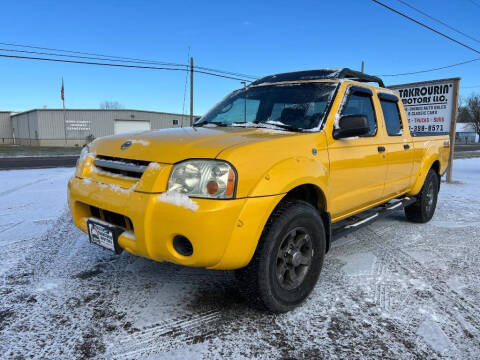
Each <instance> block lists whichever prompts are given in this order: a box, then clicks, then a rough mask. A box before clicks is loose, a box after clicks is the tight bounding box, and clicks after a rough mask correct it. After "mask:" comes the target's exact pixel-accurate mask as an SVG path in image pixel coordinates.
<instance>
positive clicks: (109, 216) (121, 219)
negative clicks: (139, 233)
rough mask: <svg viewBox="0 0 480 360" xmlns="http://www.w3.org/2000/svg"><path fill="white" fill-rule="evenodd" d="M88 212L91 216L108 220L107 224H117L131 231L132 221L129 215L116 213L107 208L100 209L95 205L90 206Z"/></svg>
mask: <svg viewBox="0 0 480 360" xmlns="http://www.w3.org/2000/svg"><path fill="white" fill-rule="evenodd" d="M90 213H91V214H92V216H93V217H95V218H97V219H99V220H103V221H106V222H108V223H109V224H112V225H116V226H119V227H121V228H124V229H125V230H132V231H133V223H132V220H130V218H129V217H127V216H125V215H122V214H117V213H114V212H111V211H108V210H104V209H100V208H97V207H95V206H90Z"/></svg>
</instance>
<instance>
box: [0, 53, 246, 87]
mask: <svg viewBox="0 0 480 360" xmlns="http://www.w3.org/2000/svg"><path fill="white" fill-rule="evenodd" d="M0 57H4V58H11V59H25V60H36V61H52V62H61V63H69V64H83V65H97V66H110V67H120V68H133V69H150V70H171V71H190V70H189V69H187V68H173V67H157V66H142V65H128V64H114V63H100V62H93V61H79V60H67V59H51V58H41V57H33V56H19V55H7V54H0ZM193 71H194V72H196V73H199V74H205V75H211V76H216V77H220V78H225V79H232V80H238V81H245V79H242V78H238V77H233V76H228V75H222V74H215V73H212V72H208V71H203V70H197V69H196V68H195V69H194V70H193Z"/></svg>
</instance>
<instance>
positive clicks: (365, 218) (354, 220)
mask: <svg viewBox="0 0 480 360" xmlns="http://www.w3.org/2000/svg"><path fill="white" fill-rule="evenodd" d="M416 200H417V199H416V198H414V197H408V196H407V197H404V198H402V199H399V200H397V201H394V202H389V203H386V204H384V205H382V206H379V207H376V208H373V209H370V210H367V211H366V212H364V213H361V214H359V215H354V216H352V217H349V218H347V219H344V220H341V221H339V222H337V223H335V224H332V230H331V232H332V234H331V236H332V241H335V240H338V239H339V238H341V237H343V236H345V235H347V234H350V233H351V232H354V231H355V230H358V229H360V228H362V227H363V226H367V225H369V224H371V223H372V222H374V221H376V220H378V219H381V218H382V217H384V216H386V215H388V214H390V213H391V212H393V211H396V210H400V209H403V208H404V207H406V206H408V205H411V204H413V203H414V202H415V201H416Z"/></svg>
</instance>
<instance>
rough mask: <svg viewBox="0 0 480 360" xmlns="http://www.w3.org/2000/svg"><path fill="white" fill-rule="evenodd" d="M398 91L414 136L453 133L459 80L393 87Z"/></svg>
mask: <svg viewBox="0 0 480 360" xmlns="http://www.w3.org/2000/svg"><path fill="white" fill-rule="evenodd" d="M389 88H390V89H392V90H395V91H398V93H399V94H400V98H401V99H402V102H403V105H404V107H405V111H406V113H407V118H408V124H409V126H410V132H411V133H412V135H416V136H422V135H435V134H437V135H440V134H448V133H449V132H450V125H451V122H452V119H451V117H452V106H454V105H453V101H454V100H453V99H454V92H455V91H456V86H455V80H454V79H446V80H434V81H427V82H420V83H411V84H403V85H395V86H389Z"/></svg>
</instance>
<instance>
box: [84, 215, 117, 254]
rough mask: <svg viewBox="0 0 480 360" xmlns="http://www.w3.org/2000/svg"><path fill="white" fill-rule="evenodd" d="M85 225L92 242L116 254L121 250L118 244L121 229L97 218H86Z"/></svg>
mask: <svg viewBox="0 0 480 360" xmlns="http://www.w3.org/2000/svg"><path fill="white" fill-rule="evenodd" d="M87 225H88V236H89V238H90V242H91V243H92V244H95V245H98V246H101V247H103V248H105V249H108V250H110V251H113V252H114V253H117V254H119V253H121V252H122V249H121V248H120V247H119V246H118V236H119V235H120V234H121V233H122V232H123V229H121V228H119V227H118V226H114V225H111V224H108V223H106V222H103V221H100V220H97V219H88V220H87Z"/></svg>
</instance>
